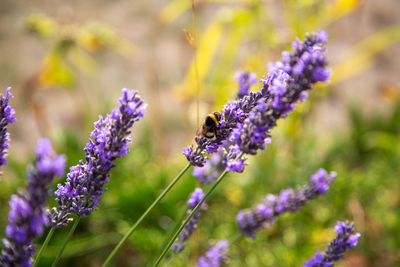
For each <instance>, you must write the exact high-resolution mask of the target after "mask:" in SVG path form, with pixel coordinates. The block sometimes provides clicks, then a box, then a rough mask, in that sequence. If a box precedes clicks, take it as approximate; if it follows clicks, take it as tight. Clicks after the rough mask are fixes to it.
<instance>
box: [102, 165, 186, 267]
mask: <svg viewBox="0 0 400 267" xmlns="http://www.w3.org/2000/svg"><path fill="white" fill-rule="evenodd" d="M190 166H191V165H190V163H189V164H188V165H187V166H186V167H185V168H184V169H183V170H182V171H181V172H180V173H179V174H178V175H177V176H176V177H175V179H174V180H172V182H171V183H170V184H169V185H168V186H167V187H166V188H165V189H164V191H163V192H162V193H161V194H160V195H159V196H158V197H157V198H156V200H154V202H153V203H152V204H151V205H150V206H149V207H148V208H147V210H146V211H145V212H144V213H143V214H142V216H140V218H139V219H138V220H137V221H136V222H135V224H134V225H133V226H132V227H131V228H130V229H129V231H128V232H127V233H126V234H125V235H124V237H122V239H121V240H120V241H119V243H118V245H117V246H116V247H115V248H114V250H113V251H112V252H111V253H110V255H108V257H107V259H106V260H105V261H104V263H103V267H105V266H107V265H108V264H109V263H110V261H111V260H112V258H114V256H115V255H116V254H117V252H118V250H119V249H120V248H121V246H122V245H123V244H124V243H125V242H126V240H127V239H128V238H129V237H130V236H131V235H132V233H133V232H134V231H135V229H136V227H137V226H138V225H139V224H140V223H141V222H142V221H143V219H144V218H146V216H147V214H149V212H150V211H151V210H152V209H153V208H154V207H155V206H156V205H157V204H158V203H159V202H160V201H161V200H162V199H163V198H164V196H165V195H166V194H167V193H168V192H169V191H170V190H171V188H172V187H173V186H174V185H175V184H176V183H177V182H178V181H179V179H180V178H181V177H182V175H183V174H184V173H185V172H186V171H187V170H188V169H189V167H190Z"/></svg>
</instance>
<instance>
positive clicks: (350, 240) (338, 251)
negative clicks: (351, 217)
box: [303, 221, 361, 267]
mask: <svg viewBox="0 0 400 267" xmlns="http://www.w3.org/2000/svg"><path fill="white" fill-rule="evenodd" d="M334 230H335V232H336V233H337V234H338V235H337V237H336V238H335V239H333V240H332V241H331V242H330V243H329V246H328V249H327V250H326V251H325V253H322V252H321V251H317V253H316V254H315V256H314V257H312V258H311V259H310V260H309V261H307V262H305V263H304V264H303V266H304V267H329V266H333V262H335V261H337V260H339V259H342V258H344V252H346V251H347V250H350V249H351V248H352V247H355V246H357V244H358V238H360V236H361V234H360V233H354V232H355V231H354V224H350V223H349V222H341V221H338V222H337V224H336V226H335V227H334Z"/></svg>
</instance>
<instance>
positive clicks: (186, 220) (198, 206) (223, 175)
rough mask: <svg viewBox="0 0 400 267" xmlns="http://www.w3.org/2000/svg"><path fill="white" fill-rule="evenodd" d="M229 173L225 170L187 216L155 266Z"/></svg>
mask: <svg viewBox="0 0 400 267" xmlns="http://www.w3.org/2000/svg"><path fill="white" fill-rule="evenodd" d="M227 173H228V172H227V171H226V170H225V171H224V172H223V173H222V174H221V175H220V176H219V177H218V179H217V181H216V182H215V183H214V184H213V185H212V187H211V188H210V189H209V190H208V191H207V193H206V195H205V196H204V197H203V198H202V199H201V201H200V202H199V203H198V204H197V206H196V207H195V208H194V209H193V210H192V211H191V212H190V214H189V215H188V216H187V218H186V219H185V220H184V221H183V223H182V225H181V226H180V227H179V228H178V230H177V231H176V232H175V234H174V235H173V236H172V237H171V238H170V240H169V242H168V244H167V246H166V247H165V248H164V250H163V252H162V253H161V255H160V256H159V257H158V259H157V261H156V262H155V263H154V265H153V266H154V267H155V266H159V264H160V263H161V260H162V259H163V258H164V256H165V255H166V254H167V252H168V250H169V249H170V248H171V246H172V244H173V243H174V242H175V240H176V238H177V237H178V235H179V234H180V233H181V232H182V230H183V228H185V226H186V224H187V223H188V222H189V221H190V219H191V218H192V217H193V215H194V214H195V213H196V212H197V211H198V210H199V209H200V207H201V205H202V204H203V203H204V201H206V199H207V198H208V197H209V196H210V195H211V193H212V192H213V191H214V190H215V188H216V187H217V186H218V184H219V183H220V182H221V181H222V180H223V178H224V177H225V175H226V174H227Z"/></svg>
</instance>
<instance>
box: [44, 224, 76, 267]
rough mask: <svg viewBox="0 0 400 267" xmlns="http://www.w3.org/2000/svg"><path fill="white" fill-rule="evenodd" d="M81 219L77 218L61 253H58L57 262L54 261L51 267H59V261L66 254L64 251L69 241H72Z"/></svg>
mask: <svg viewBox="0 0 400 267" xmlns="http://www.w3.org/2000/svg"><path fill="white" fill-rule="evenodd" d="M80 219H81V217H78V218H76V220H75V222H74V224H73V225H72V227H71V230H69V233H68V235H67V238H65V241H64V244H63V245H62V247H61V249H60V251H58V254H57V257H56V258H55V260H54V261H53V264H52V265H51V266H52V267H55V266H56V265H57V263H58V261H59V260H60V258H61V255H62V253H63V252H64V249H65V247H66V246H67V243H68V241H69V240H70V239H71V237H72V235H73V233H74V232H75V229H76V227H77V226H78V223H79V221H80Z"/></svg>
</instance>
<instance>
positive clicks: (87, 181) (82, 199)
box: [50, 89, 146, 228]
mask: <svg viewBox="0 0 400 267" xmlns="http://www.w3.org/2000/svg"><path fill="white" fill-rule="evenodd" d="M118 101H119V103H120V107H119V108H115V109H114V110H113V111H112V113H111V114H107V115H106V117H105V118H103V117H101V116H99V120H98V121H96V122H95V123H94V130H93V131H92V132H91V133H90V137H91V138H90V140H89V142H88V143H87V144H86V148H85V153H86V156H85V159H86V160H85V161H80V162H79V164H78V165H76V166H73V167H71V168H70V171H69V173H68V174H67V180H66V182H65V184H64V185H61V184H58V186H57V187H58V190H57V191H56V192H55V195H56V197H57V198H56V201H57V202H58V209H57V208H53V210H52V213H51V214H50V221H51V224H52V226H53V227H54V228H57V227H61V226H65V225H67V224H68V223H69V222H70V221H71V220H72V219H71V218H69V216H70V214H71V213H75V214H76V215H78V216H80V217H85V216H88V215H90V214H92V212H93V211H94V210H96V209H97V206H98V204H99V200H100V198H101V196H102V194H103V192H104V191H106V189H105V188H103V186H104V185H105V184H106V183H107V182H108V181H109V177H110V171H111V169H112V168H113V167H115V160H116V159H117V158H120V157H123V156H125V155H126V154H127V153H128V152H129V147H128V144H129V143H131V138H130V137H128V136H129V134H130V133H131V130H130V128H131V127H132V126H133V124H134V123H135V122H136V121H138V120H139V119H140V118H141V117H143V115H144V111H145V106H146V105H144V104H143V100H141V99H140V97H139V95H138V94H137V93H136V92H135V91H133V90H128V89H122V97H121V98H120V99H119V100H118Z"/></svg>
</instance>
